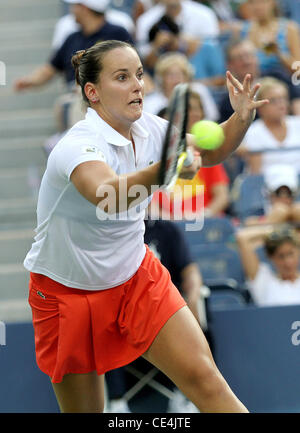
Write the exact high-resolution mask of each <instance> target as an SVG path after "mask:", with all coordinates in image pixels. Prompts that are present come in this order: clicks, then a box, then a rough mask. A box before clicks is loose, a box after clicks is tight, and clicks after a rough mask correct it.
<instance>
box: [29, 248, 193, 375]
mask: <svg viewBox="0 0 300 433" xmlns="http://www.w3.org/2000/svg"><path fill="white" fill-rule="evenodd" d="M28 301H29V304H30V306H31V309H32V319H33V326H34V334H35V349H36V360H37V364H38V366H39V368H40V369H41V371H43V372H44V373H46V374H47V375H48V376H50V378H51V380H52V382H53V383H59V382H61V381H62V379H63V376H64V375H65V374H68V373H89V372H91V371H94V370H96V371H97V373H98V374H99V375H100V374H104V373H105V372H106V371H109V370H112V369H115V368H119V367H121V366H124V365H126V364H129V363H130V362H132V361H134V360H135V359H137V358H138V357H139V356H141V355H142V354H143V353H145V352H146V350H147V349H148V348H149V347H150V345H151V344H152V342H153V340H154V339H155V337H156V335H157V334H158V332H159V331H160V329H161V328H162V327H163V325H164V324H165V323H166V322H167V320H168V319H169V318H170V317H171V316H172V315H173V314H174V313H175V312H176V311H178V310H179V309H180V308H182V307H183V306H185V305H186V303H185V301H184V299H183V298H182V296H181V295H180V293H179V291H178V290H177V288H176V287H175V286H174V285H173V283H172V281H171V278H170V274H169V272H168V271H167V269H166V268H165V267H164V266H163V265H162V264H161V263H160V261H159V260H158V259H157V258H156V257H155V256H154V254H153V253H152V252H151V251H150V250H149V249H148V247H147V251H146V255H145V258H144V260H143V262H142V264H141V266H140V268H139V269H138V271H137V272H136V273H135V275H134V276H133V277H132V278H131V279H130V280H129V281H127V282H126V283H124V284H121V285H120V286H117V287H114V288H111V289H107V290H97V291H94V290H93V291H91V290H80V289H74V288H70V287H66V286H64V285H63V284H60V283H58V282H56V281H53V280H52V279H50V278H48V277H46V276H44V275H41V274H36V273H31V274H30V282H29V299H28Z"/></svg>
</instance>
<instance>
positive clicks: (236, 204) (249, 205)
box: [233, 175, 265, 221]
mask: <svg viewBox="0 0 300 433" xmlns="http://www.w3.org/2000/svg"><path fill="white" fill-rule="evenodd" d="M263 191H264V178H263V176H262V175H246V176H245V175H241V176H239V177H238V178H237V179H236V182H235V185H234V187H233V212H234V214H235V215H236V216H237V217H238V218H239V219H241V220H242V221H243V220H244V219H245V218H247V217H249V216H252V215H263V214H264V202H265V198H264V193H263Z"/></svg>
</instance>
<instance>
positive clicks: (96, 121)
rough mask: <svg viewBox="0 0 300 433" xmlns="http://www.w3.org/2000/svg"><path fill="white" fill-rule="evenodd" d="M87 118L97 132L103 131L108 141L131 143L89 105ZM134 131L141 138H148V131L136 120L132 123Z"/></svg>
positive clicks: (117, 143) (121, 143) (119, 143)
mask: <svg viewBox="0 0 300 433" xmlns="http://www.w3.org/2000/svg"><path fill="white" fill-rule="evenodd" d="M85 118H86V120H87V121H88V123H89V124H91V125H92V126H93V128H95V129H96V130H97V132H100V133H101V135H102V136H103V138H104V139H105V140H106V141H107V142H108V143H110V144H113V145H114V146H128V145H129V144H131V141H130V140H127V138H125V137H123V135H121V134H119V133H118V132H117V131H116V130H115V129H114V128H112V127H111V126H110V125H109V124H108V123H106V122H105V121H104V120H103V119H102V118H101V117H100V116H99V114H98V113H97V112H96V111H95V110H94V109H93V108H91V107H88V109H87V113H86V117H85ZM132 133H133V134H134V135H137V136H139V137H141V138H148V136H149V134H148V132H147V131H146V130H145V129H144V128H142V126H141V125H139V124H138V123H137V122H134V124H133V125H132Z"/></svg>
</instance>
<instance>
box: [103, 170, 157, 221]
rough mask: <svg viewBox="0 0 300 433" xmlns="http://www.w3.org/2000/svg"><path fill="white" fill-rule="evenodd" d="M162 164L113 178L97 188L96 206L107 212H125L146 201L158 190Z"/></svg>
mask: <svg viewBox="0 0 300 433" xmlns="http://www.w3.org/2000/svg"><path fill="white" fill-rule="evenodd" d="M159 167H160V163H156V164H153V165H151V166H150V167H147V168H145V169H143V170H139V171H137V172H135V173H130V174H127V175H121V176H112V177H111V178H110V179H107V181H105V182H103V183H102V184H101V185H100V186H99V187H98V188H97V193H96V196H97V199H96V202H95V204H96V205H98V206H99V207H100V208H102V209H103V210H104V211H105V212H108V213H111V212H113V213H114V212H124V211H126V210H128V209H129V208H130V207H131V205H133V202H134V205H137V204H138V203H141V202H142V201H144V200H146V199H147V197H149V196H150V195H151V194H152V193H153V192H154V191H155V190H156V189H158V187H159V185H158V172H159Z"/></svg>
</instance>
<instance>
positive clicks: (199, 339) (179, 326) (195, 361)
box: [144, 307, 216, 386]
mask: <svg viewBox="0 0 300 433" xmlns="http://www.w3.org/2000/svg"><path fill="white" fill-rule="evenodd" d="M144 357H145V358H146V359H147V360H148V361H149V362H151V363H152V364H153V365H155V366H156V367H157V368H159V369H160V370H161V371H163V372H164V373H165V374H166V375H167V376H169V377H170V379H172V380H173V381H174V382H175V383H176V384H177V385H178V386H180V385H181V383H183V382H186V381H191V382H192V381H193V380H194V377H195V376H197V377H198V378H199V377H200V376H202V375H203V377H204V378H205V377H207V374H208V373H209V372H211V371H213V370H215V369H216V365H215V363H214V360H213V357H212V354H211V351H210V348H209V345H208V342H207V340H206V338H205V336H204V334H203V332H202V330H201V328H200V326H199V323H198V322H197V320H196V319H195V317H194V316H193V314H192V312H191V311H190V310H189V308H188V307H183V308H181V309H180V310H178V311H177V312H176V313H175V314H174V315H173V316H172V317H171V318H170V319H169V320H168V321H167V322H166V324H165V325H164V326H163V328H162V329H161V330H160V332H159V333H158V335H157V336H156V338H155V340H154V341H153V343H152V345H151V346H150V348H149V349H148V350H147V352H146V353H145V354H144Z"/></svg>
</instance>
